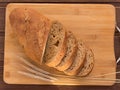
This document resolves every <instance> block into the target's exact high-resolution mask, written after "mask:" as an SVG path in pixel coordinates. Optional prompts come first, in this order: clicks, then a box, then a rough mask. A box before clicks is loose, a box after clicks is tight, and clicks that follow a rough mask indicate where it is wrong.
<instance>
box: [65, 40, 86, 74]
mask: <svg viewBox="0 0 120 90" xmlns="http://www.w3.org/2000/svg"><path fill="white" fill-rule="evenodd" d="M77 45H78V46H77V47H78V48H77V53H76V56H75V58H74V62H73V63H72V65H71V66H70V67H69V68H68V69H67V70H65V71H64V73H65V74H67V75H77V73H78V72H79V70H81V69H82V67H83V64H84V62H85V54H86V46H85V44H84V43H83V42H82V41H78V44H77Z"/></svg>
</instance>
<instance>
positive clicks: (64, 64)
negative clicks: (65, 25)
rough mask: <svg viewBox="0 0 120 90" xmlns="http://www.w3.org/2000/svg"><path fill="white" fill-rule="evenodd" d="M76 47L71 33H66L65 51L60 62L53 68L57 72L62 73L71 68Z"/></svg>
mask: <svg viewBox="0 0 120 90" xmlns="http://www.w3.org/2000/svg"><path fill="white" fill-rule="evenodd" d="M76 47H77V45H76V38H75V36H74V35H73V33H72V32H71V31H68V32H67V40H66V48H67V50H66V53H65V56H64V57H63V58H62V60H61V62H60V63H59V64H58V65H57V66H56V67H55V68H56V69H57V70H59V71H64V70H66V69H68V68H69V67H70V66H71V64H72V63H73V58H74V56H75V52H76Z"/></svg>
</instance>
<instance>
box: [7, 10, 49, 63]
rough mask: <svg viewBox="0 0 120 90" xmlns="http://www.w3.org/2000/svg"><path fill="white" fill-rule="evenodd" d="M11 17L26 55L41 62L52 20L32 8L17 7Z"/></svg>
mask: <svg viewBox="0 0 120 90" xmlns="http://www.w3.org/2000/svg"><path fill="white" fill-rule="evenodd" d="M9 18H10V23H11V26H12V28H13V29H14V32H15V33H16V35H17V37H18V39H19V42H20V44H21V45H23V47H24V49H25V53H26V55H27V56H28V57H30V58H31V59H32V60H35V61H36V60H37V61H39V62H40V63H41V62H42V57H43V53H44V49H45V46H46V41H47V37H48V33H49V30H50V26H51V22H50V20H49V19H48V18H46V17H45V16H43V15H42V14H40V13H39V12H37V11H35V10H33V9H30V8H16V9H14V10H13V11H12V12H11V13H10V16H9Z"/></svg>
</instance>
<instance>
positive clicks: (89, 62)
mask: <svg viewBox="0 0 120 90" xmlns="http://www.w3.org/2000/svg"><path fill="white" fill-rule="evenodd" d="M93 67H94V54H93V52H92V50H91V49H87V51H86V59H85V63H84V66H83V68H82V70H81V71H80V72H79V74H78V76H81V77H83V76H86V75H88V74H89V73H90V72H91V71H92V69H93Z"/></svg>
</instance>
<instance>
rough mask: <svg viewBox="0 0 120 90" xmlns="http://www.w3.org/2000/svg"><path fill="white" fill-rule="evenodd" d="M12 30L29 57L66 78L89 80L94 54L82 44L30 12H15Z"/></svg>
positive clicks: (25, 10)
mask: <svg viewBox="0 0 120 90" xmlns="http://www.w3.org/2000/svg"><path fill="white" fill-rule="evenodd" d="M9 21H10V24H11V26H12V29H13V31H14V33H15V35H16V36H17V38H18V40H19V43H20V44H21V45H22V46H23V48H24V51H25V53H26V55H27V56H28V57H29V58H30V59H32V60H33V61H36V62H38V63H40V64H46V65H47V66H49V67H53V68H56V69H57V70H59V71H62V72H64V73H65V74H67V75H77V76H81V77H82V76H86V75H88V74H89V73H90V72H91V71H92V69H93V66H94V54H93V52H92V50H91V49H89V48H87V47H86V45H85V43H83V41H78V40H77V39H76V37H75V36H74V35H73V33H72V32H70V31H66V28H65V27H64V25H62V23H61V22H59V21H51V20H49V19H48V18H47V17H45V16H44V15H42V14H41V13H39V12H38V11H35V10H33V9H30V8H15V9H13V10H12V12H11V13H10V15H9Z"/></svg>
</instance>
